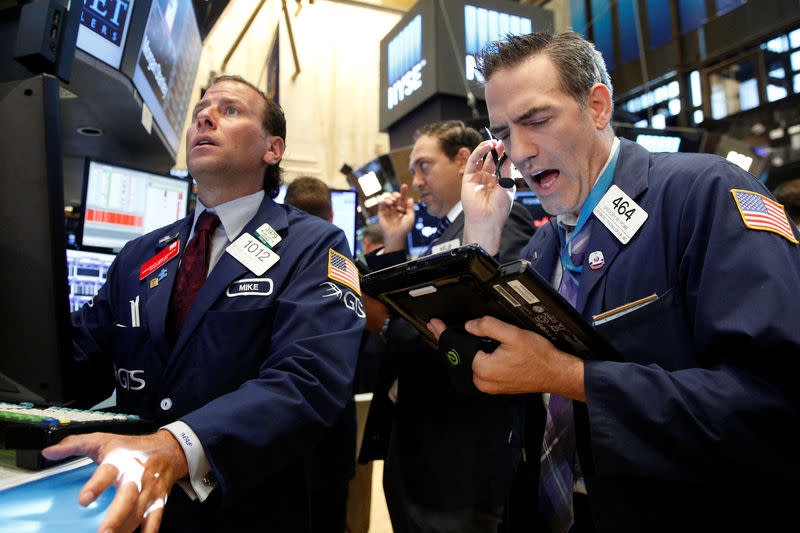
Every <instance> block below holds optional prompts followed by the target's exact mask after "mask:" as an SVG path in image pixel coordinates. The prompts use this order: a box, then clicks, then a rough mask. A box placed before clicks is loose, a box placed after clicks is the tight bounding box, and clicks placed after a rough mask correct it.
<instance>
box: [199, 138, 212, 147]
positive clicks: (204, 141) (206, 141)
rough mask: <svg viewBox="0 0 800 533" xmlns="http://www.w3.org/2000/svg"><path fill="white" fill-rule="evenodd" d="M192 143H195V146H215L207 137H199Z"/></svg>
mask: <svg viewBox="0 0 800 533" xmlns="http://www.w3.org/2000/svg"><path fill="white" fill-rule="evenodd" d="M194 145H195V147H197V146H216V144H214V143H213V142H212V141H210V140H209V139H201V140H199V141H197V142H196V143H194Z"/></svg>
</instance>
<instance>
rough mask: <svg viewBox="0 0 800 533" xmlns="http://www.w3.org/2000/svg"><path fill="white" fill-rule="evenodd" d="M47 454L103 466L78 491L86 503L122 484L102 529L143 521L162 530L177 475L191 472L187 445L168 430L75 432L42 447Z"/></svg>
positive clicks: (148, 532)
mask: <svg viewBox="0 0 800 533" xmlns="http://www.w3.org/2000/svg"><path fill="white" fill-rule="evenodd" d="M42 455H43V456H44V457H46V458H47V459H53V460H58V459H64V458H66V457H70V456H73V455H81V456H86V457H90V458H91V459H92V460H93V461H94V462H95V463H98V464H99V465H100V466H99V467H98V468H97V470H96V471H95V473H94V474H93V475H92V477H91V478H89V481H87V482H86V484H85V485H84V486H83V489H81V492H80V494H79V495H78V502H79V503H80V504H81V505H83V506H87V505H89V504H90V503H92V502H93V501H95V500H96V499H97V497H98V496H99V495H100V494H101V493H102V492H103V491H105V490H106V489H108V488H109V487H110V486H112V485H113V486H115V487H116V488H117V492H116V494H115V495H114V499H113V500H112V502H111V505H109V507H108V511H107V512H106V516H105V518H104V519H103V522H102V523H101V524H100V527H99V528H98V532H99V533H106V532H108V531H112V532H114V533H117V532H130V531H133V530H134V529H136V527H137V526H139V525H140V524H141V525H142V533H154V532H156V531H158V529H159V527H160V525H161V518H162V515H163V513H164V506H165V505H166V503H167V495H168V494H169V492H170V490H172V486H173V485H174V484H175V482H176V481H177V480H179V479H181V478H184V477H186V476H187V475H188V474H189V466H188V464H187V462H186V457H185V456H184V454H183V450H182V449H181V447H180V445H179V444H178V441H176V440H175V438H174V437H173V436H172V433H170V432H169V431H167V430H160V431H157V432H156V433H153V434H152V435H142V436H126V435H114V434H111V433H88V434H84V435H70V436H69V437H67V438H65V439H64V440H62V441H61V442H59V443H58V444H56V445H54V446H50V447H48V448H45V449H44V450H42Z"/></svg>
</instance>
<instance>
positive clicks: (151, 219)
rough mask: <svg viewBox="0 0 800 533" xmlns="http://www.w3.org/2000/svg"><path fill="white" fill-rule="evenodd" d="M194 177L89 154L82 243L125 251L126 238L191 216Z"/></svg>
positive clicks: (127, 239)
mask: <svg viewBox="0 0 800 533" xmlns="http://www.w3.org/2000/svg"><path fill="white" fill-rule="evenodd" d="M190 187H191V181H189V180H188V179H184V178H176V177H173V176H166V175H161V174H156V173H152V172H147V171H144V170H137V169H133V168H128V167H123V166H120V165H114V164H111V163H106V162H102V161H95V160H91V159H90V160H87V162H86V168H85V174H84V183H83V217H82V219H83V221H82V222H83V223H82V228H81V232H80V233H81V243H80V244H81V246H82V247H92V248H102V249H105V250H111V251H119V250H120V249H121V248H122V247H123V246H124V245H125V243H127V242H128V241H129V240H131V239H135V238H136V237H140V236H142V235H144V234H146V233H149V232H150V231H153V230H155V229H158V228H160V227H162V226H165V225H167V224H171V223H172V222H175V221H176V220H180V219H181V218H183V217H185V216H186V213H187V212H188V209H189V193H190Z"/></svg>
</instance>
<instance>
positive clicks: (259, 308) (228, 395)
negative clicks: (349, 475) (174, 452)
mask: <svg viewBox="0 0 800 533" xmlns="http://www.w3.org/2000/svg"><path fill="white" fill-rule="evenodd" d="M192 220H193V218H192V216H189V217H187V218H185V219H183V220H180V221H178V222H176V223H174V224H172V225H170V226H167V227H165V228H162V229H159V230H156V231H154V232H152V233H150V234H148V235H145V236H143V237H141V238H139V239H136V240H134V241H132V242H130V243H128V244H127V245H126V246H125V247H124V248H123V249H122V251H121V252H120V253H119V255H118V256H117V258H116V260H115V262H114V263H113V265H112V266H111V268H110V269H109V272H108V279H107V282H106V284H105V285H104V286H103V287H102V288H101V289H100V291H99V293H98V294H97V296H96V297H95V298H94V300H93V301H92V302H90V304H87V305H86V306H84V307H83V308H82V309H81V310H80V311H78V312H76V313H75V314H73V331H74V344H75V346H76V359H77V360H78V361H79V363H81V369H80V372H79V373H76V375H77V376H78V378H79V379H81V380H82V384H83V385H84V393H85V394H86V399H88V398H90V397H93V398H94V399H97V398H103V397H105V396H107V395H108V394H109V392H110V389H109V387H110V383H111V382H112V379H114V377H115V378H116V392H117V409H118V410H121V411H122V412H126V413H134V414H137V415H140V416H142V417H144V418H148V419H152V420H154V421H155V422H156V423H157V424H166V423H169V422H172V421H175V420H182V421H184V422H185V423H186V424H188V425H189V426H190V427H191V428H192V430H194V432H195V433H196V434H197V436H198V438H199V439H200V441H201V442H202V445H203V448H204V449H205V452H206V455H207V456H208V460H209V462H210V463H211V466H212V468H213V470H214V473H215V475H216V477H217V479H218V481H219V487H218V488H217V489H216V490H214V491H213V492H212V494H211V495H210V496H209V498H208V499H207V500H206V501H205V502H203V503H197V502H191V501H190V500H189V499H188V497H186V495H185V494H184V493H183V490H182V489H180V488H178V487H177V486H176V487H175V488H174V489H173V491H172V493H171V494H170V498H169V501H168V502H167V505H166V509H165V514H164V525H163V526H162V531H214V532H217V531H236V532H239V531H255V530H256V526H257V525H258V524H269V530H270V531H277V532H287V533H295V532H302V531H307V528H308V510H307V497H306V496H307V489H308V487H307V486H306V483H307V481H306V478H307V464H306V463H307V461H308V456H309V452H310V451H311V449H312V447H313V446H314V445H315V444H316V442H317V441H318V440H319V439H320V436H321V435H322V433H323V432H324V431H325V430H326V429H327V428H329V427H330V426H331V425H332V424H333V423H334V422H335V421H336V419H337V417H338V416H339V414H340V413H341V412H342V409H343V408H344V406H345V404H346V402H347V401H348V400H350V399H352V391H353V388H352V386H353V385H352V384H353V377H354V373H355V368H356V359H357V355H358V346H359V343H360V340H361V333H362V331H363V329H364V322H365V321H364V311H363V304H362V301H361V297H360V292H359V290H358V283H357V275H356V276H355V278H356V282H355V283H346V282H342V281H339V280H338V279H335V278H344V279H345V280H346V279H347V275H346V274H347V273H346V272H345V273H344V275H342V276H340V275H338V274H337V272H341V271H342V269H349V268H352V267H353V265H352V264H348V263H347V262H343V261H341V258H340V257H339V255H341V256H345V257H347V258H349V257H350V251H349V248H348V244H347V240H346V238H345V236H344V234H343V233H342V232H341V231H340V230H338V229H337V228H336V227H335V226H333V225H331V224H329V223H327V222H325V221H323V220H321V219H319V218H317V217H313V216H310V215H308V214H306V213H304V212H302V211H300V210H298V209H295V208H293V207H290V206H284V205H280V204H276V203H275V202H273V200H272V199H270V198H268V197H265V198H264V200H263V202H262V204H261V206H260V207H259V210H258V213H257V215H256V216H255V217H254V218H253V219H252V220H251V221H250V222H248V223H247V225H246V226H245V227H244V230H243V233H247V234H250V235H253V234H254V231H255V230H256V229H257V228H259V227H260V226H262V225H263V224H264V223H268V224H269V225H270V226H271V227H272V228H273V229H274V230H275V231H277V233H278V234H279V235H280V236H281V241H280V242H279V243H278V244H277V245H275V246H274V247H273V251H274V252H275V253H277V254H278V255H279V256H280V259H279V260H278V262H277V263H275V264H274V265H273V266H272V267H270V268H269V269H268V270H267V271H266V272H264V273H263V274H261V275H255V274H253V272H251V271H250V270H248V268H247V267H245V266H244V265H243V264H242V263H240V262H239V261H238V260H237V259H236V258H234V257H233V256H232V255H231V254H229V253H227V252H226V253H223V254H222V257H221V258H220V260H219V262H218V263H217V264H216V266H215V267H214V269H213V270H212V271H211V273H210V275H209V277H208V279H207V280H206V282H205V283H204V285H203V286H202V288H201V289H200V291H199V293H198V295H197V299H196V300H195V302H194V304H193V306H192V309H191V311H190V313H189V315H188V318H187V321H186V324H185V326H184V327H183V329H182V331H181V333H180V335H179V336H178V338H177V340H176V341H175V344H174V346H173V347H170V345H169V342H168V340H167V336H166V335H165V323H166V315H167V309H168V303H169V299H170V294H171V292H172V286H173V282H174V280H175V276H176V272H177V269H178V264H179V257H180V255H181V254H183V250H184V248H185V246H186V242H187V237H188V236H189V231H190V227H191V223H192ZM254 238H255V237H254ZM176 242H178V243H180V244H179V245H178V246H179V249H180V253H179V255H178V256H176V257H174V258H172V259H170V260H168V261H167V262H166V263H164V264H163V266H160V267H158V268H156V269H155V270H154V271H153V272H152V273H151V274H149V275H147V276H145V277H144V278H143V279H140V269H141V267H142V266H143V265H145V264H147V263H148V261H149V260H151V259H152V258H153V257H155V256H157V255H158V254H159V253H161V252H162V251H163V250H165V249H166V248H168V247H169V246H171V245H173V244H174V243H176ZM337 267H338V268H337ZM353 272H355V271H354V270H353ZM348 285H353V286H348ZM137 299H138V308H139V313H140V317H139V323H140V326H139V327H132V318H131V317H132V314H131V307H132V304H131V302H132V301H134V302H135V301H136V300H137ZM348 459H349V460H350V461H352V458H348Z"/></svg>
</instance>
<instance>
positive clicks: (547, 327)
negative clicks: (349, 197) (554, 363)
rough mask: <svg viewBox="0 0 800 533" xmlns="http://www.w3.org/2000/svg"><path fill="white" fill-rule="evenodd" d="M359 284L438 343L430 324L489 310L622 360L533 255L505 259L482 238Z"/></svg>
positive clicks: (585, 353)
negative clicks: (485, 245)
mask: <svg viewBox="0 0 800 533" xmlns="http://www.w3.org/2000/svg"><path fill="white" fill-rule="evenodd" d="M361 288H362V290H364V291H365V292H366V293H367V294H370V295H371V296H373V297H375V298H377V299H379V300H380V301H382V302H383V303H384V304H386V305H387V306H388V307H390V308H391V309H393V310H394V311H395V312H396V313H397V314H399V315H400V316H402V317H403V318H405V319H406V320H408V321H409V322H410V323H411V324H412V325H413V326H414V327H415V328H416V329H417V330H419V331H420V332H421V333H422V334H423V335H424V336H425V339H426V340H427V341H428V342H429V343H430V344H431V346H433V347H436V341H435V339H434V337H433V334H431V333H430V332H429V331H428V329H427V327H426V324H427V323H428V322H429V321H430V319H431V318H439V319H441V320H442V321H444V322H445V324H447V325H448V326H463V324H464V323H465V322H467V321H468V320H472V319H473V318H480V317H482V316H486V315H490V316H494V317H495V318H498V319H500V320H503V321H504V322H508V323H510V324H514V325H516V326H518V327H521V328H525V329H528V330H531V331H535V332H537V333H539V334H540V335H543V336H545V337H547V338H548V339H549V340H550V341H551V342H552V343H553V344H554V345H555V346H556V347H557V348H559V349H561V350H564V351H565V352H568V353H571V354H573V355H576V356H578V357H581V358H584V359H602V360H619V356H618V355H617V353H616V350H614V348H613V347H612V346H611V344H610V343H609V342H608V341H607V340H606V339H605V338H604V337H603V336H602V335H601V334H600V333H599V332H598V331H597V330H596V329H594V327H593V326H592V325H591V324H590V323H589V322H588V321H587V320H586V319H585V318H583V316H581V314H580V313H578V311H577V310H576V309H575V308H574V307H572V305H570V304H569V302H567V301H566V300H565V299H564V298H563V297H562V296H561V295H560V294H559V293H558V291H556V290H555V289H554V288H553V287H552V286H550V284H549V283H548V282H547V281H546V280H545V279H544V278H542V277H541V276H540V275H539V274H538V273H537V272H536V271H535V270H534V269H533V268H532V267H531V266H530V264H529V263H528V262H527V261H524V260H518V261H513V262H510V263H506V264H504V265H500V264H499V263H498V262H497V261H496V260H495V259H494V258H493V257H492V256H490V255H489V254H487V253H486V252H485V251H484V250H483V249H482V248H481V247H480V246H478V245H474V244H472V245H466V246H461V247H459V248H455V249H453V250H449V251H447V252H441V253H438V254H433V255H429V256H425V257H422V258H420V259H416V260H414V261H408V262H406V263H401V264H399V265H395V266H393V267H390V268H386V269H383V270H377V271H375V272H372V273H369V274H367V275H365V276H363V277H362V278H361Z"/></svg>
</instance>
